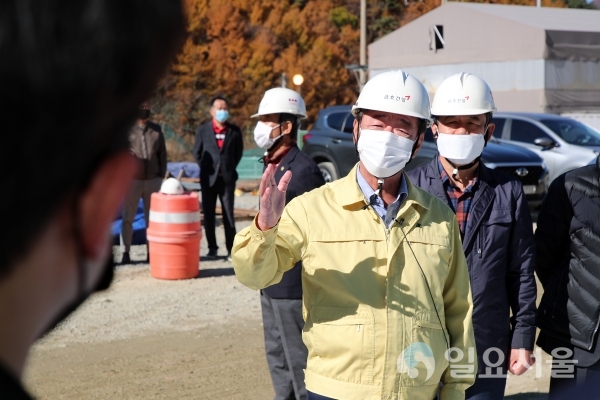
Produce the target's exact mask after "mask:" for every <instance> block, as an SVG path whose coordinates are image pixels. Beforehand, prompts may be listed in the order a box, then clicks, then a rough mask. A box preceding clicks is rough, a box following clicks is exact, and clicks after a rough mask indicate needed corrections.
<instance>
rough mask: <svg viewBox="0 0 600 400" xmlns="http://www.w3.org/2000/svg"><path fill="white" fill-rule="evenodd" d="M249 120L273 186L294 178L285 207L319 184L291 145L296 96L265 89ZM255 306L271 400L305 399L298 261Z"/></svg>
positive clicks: (299, 111)
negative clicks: (287, 175)
mask: <svg viewBox="0 0 600 400" xmlns="http://www.w3.org/2000/svg"><path fill="white" fill-rule="evenodd" d="M252 117H253V118H254V117H258V123H257V124H256V128H255V129H254V140H255V142H256V144H257V145H258V147H261V148H263V149H266V152H265V156H264V162H265V167H268V166H269V165H274V166H275V172H274V179H275V182H276V184H277V183H279V181H280V180H281V178H282V177H283V175H284V174H285V173H286V172H287V171H291V172H292V174H293V175H294V179H292V180H291V181H290V182H289V185H288V187H287V191H286V193H285V203H286V204H287V203H289V202H290V201H291V200H292V199H293V198H295V197H297V196H299V195H301V194H303V193H306V192H310V191H311V190H313V189H316V188H318V187H320V186H323V185H324V184H325V180H324V179H323V174H322V173H321V171H320V170H319V167H318V166H317V164H316V163H315V162H314V161H313V159H312V158H310V157H309V156H308V155H306V153H303V152H302V151H300V149H299V148H298V146H297V144H296V141H297V139H298V127H299V125H300V119H301V118H306V106H305V104H304V99H303V98H302V96H300V94H299V93H297V92H295V91H294V90H291V89H286V88H274V89H270V90H267V91H266V92H265V95H264V96H263V98H262V100H261V102H260V105H259V106H258V113H256V114H254V115H253V116H252ZM260 303H261V308H262V318H263V330H264V335H265V351H266V354H267V363H268V364H269V371H270V373H271V380H272V381H273V388H274V389H275V400H288V399H296V400H305V399H306V386H305V385H304V369H305V368H306V358H307V356H308V350H307V349H306V346H305V345H304V343H303V342H302V328H303V326H304V320H303V318H302V262H300V261H298V262H297V263H296V265H294V267H293V268H292V269H291V270H289V271H287V272H286V273H285V274H283V277H282V279H281V281H280V282H279V283H277V284H275V285H272V286H269V287H268V288H265V289H263V290H261V291H260Z"/></svg>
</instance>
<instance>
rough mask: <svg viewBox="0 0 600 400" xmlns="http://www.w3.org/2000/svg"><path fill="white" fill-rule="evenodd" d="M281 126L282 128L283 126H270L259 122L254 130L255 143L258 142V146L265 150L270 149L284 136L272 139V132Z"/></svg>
mask: <svg viewBox="0 0 600 400" xmlns="http://www.w3.org/2000/svg"><path fill="white" fill-rule="evenodd" d="M279 126H281V124H279V125H277V126H270V125H267V124H265V123H264V122H262V121H258V124H256V128H254V141H255V142H256V145H257V146H258V147H261V148H263V149H270V148H271V146H273V143H275V141H276V140H277V139H279V138H280V137H282V136H283V134H282V135H279V136H277V137H276V138H272V137H271V131H272V130H273V129H275V128H277V127H279Z"/></svg>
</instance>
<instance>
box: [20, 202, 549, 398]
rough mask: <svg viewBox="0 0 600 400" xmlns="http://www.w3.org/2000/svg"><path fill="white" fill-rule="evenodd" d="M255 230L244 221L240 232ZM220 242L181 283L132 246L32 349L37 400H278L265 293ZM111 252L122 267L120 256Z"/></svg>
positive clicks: (539, 389)
mask: <svg viewBox="0 0 600 400" xmlns="http://www.w3.org/2000/svg"><path fill="white" fill-rule="evenodd" d="M236 207H238V208H244V209H257V208H258V197H256V196H253V195H251V194H249V193H245V194H243V195H241V196H238V197H236ZM249 223H250V221H237V222H236V226H237V229H238V230H240V229H242V228H244V227H246V226H248V225H249ZM217 240H218V242H219V244H220V249H219V250H220V254H221V258H220V259H217V260H205V259H202V258H201V262H200V273H199V276H198V277H197V278H196V279H187V280H181V281H167V280H158V279H154V278H152V277H150V274H149V269H148V264H145V263H144V261H143V260H145V257H146V248H145V246H134V247H133V248H132V253H131V255H132V260H133V263H132V264H131V265H124V266H119V267H118V268H117V270H116V275H115V281H114V283H113V285H112V286H111V289H110V290H108V291H106V292H103V293H100V294H97V295H94V296H93V297H92V298H91V299H90V300H89V301H88V302H86V303H85V304H84V305H83V306H82V307H81V308H80V309H79V310H78V311H77V312H76V313H75V314H73V315H72V316H71V317H70V318H69V319H68V320H66V321H65V322H64V323H63V324H61V325H60V326H59V327H58V328H57V329H56V330H54V331H53V332H52V333H50V334H49V335H48V336H46V337H45V338H44V339H42V340H40V341H39V342H38V343H37V344H36V345H35V346H34V348H33V350H32V354H31V356H30V359H29V361H28V366H27V368H26V373H25V384H26V386H27V387H28V388H29V389H30V390H31V391H32V393H34V394H35V395H36V397H37V398H39V399H98V398H100V399H109V398H110V399H113V398H118V399H121V398H123V399H204V398H210V399H240V400H241V399H268V398H273V390H272V387H271V382H270V377H269V373H268V369H267V365H266V362H265V358H264V345H263V336H262V323H261V313H260V304H259V293H258V292H256V291H253V290H250V289H248V288H246V287H244V286H243V285H241V284H240V283H239V282H238V281H237V279H236V278H235V275H234V272H233V268H232V267H231V264H230V263H229V262H228V261H227V260H226V259H225V254H226V252H225V247H224V234H223V229H222V227H221V226H218V227H217ZM206 252H207V247H206V241H205V240H204V239H202V242H201V255H203V254H206ZM114 253H115V259H116V260H117V261H118V260H120V257H121V255H120V249H119V248H117V247H115V248H114ZM547 360H549V358H548V357H545V359H544V362H540V363H539V364H538V367H541V369H539V370H537V371H536V370H531V371H528V372H527V374H525V375H524V376H521V377H513V376H509V380H508V386H507V395H508V397H507V398H510V399H513V400H517V399H518V400H534V399H535V400H542V399H545V398H546V395H545V394H544V393H543V392H547V390H548V364H547V363H546V362H545V361H547ZM536 373H537V374H538V377H536Z"/></svg>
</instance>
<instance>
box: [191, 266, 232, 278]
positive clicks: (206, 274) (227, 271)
mask: <svg viewBox="0 0 600 400" xmlns="http://www.w3.org/2000/svg"><path fill="white" fill-rule="evenodd" d="M231 275H235V272H234V271H233V268H232V267H229V268H210V269H202V267H200V273H199V274H198V276H197V277H196V279H202V278H210V277H213V276H214V277H217V276H231Z"/></svg>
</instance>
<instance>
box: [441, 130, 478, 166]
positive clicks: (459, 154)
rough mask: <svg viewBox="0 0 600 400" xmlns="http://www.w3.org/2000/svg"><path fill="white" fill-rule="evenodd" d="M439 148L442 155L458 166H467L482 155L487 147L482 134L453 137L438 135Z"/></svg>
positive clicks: (443, 134)
mask: <svg viewBox="0 0 600 400" xmlns="http://www.w3.org/2000/svg"><path fill="white" fill-rule="evenodd" d="M437 147H438V151H439V152H440V155H441V156H442V157H444V158H446V159H447V160H449V161H450V162H452V163H454V164H456V165H466V164H469V163H470V162H471V161H473V160H475V159H476V158H477V157H479V156H480V155H481V152H482V151H483V148H484V147H485V138H484V135H483V134H482V133H471V134H469V135H451V134H448V133H438V138H437Z"/></svg>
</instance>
